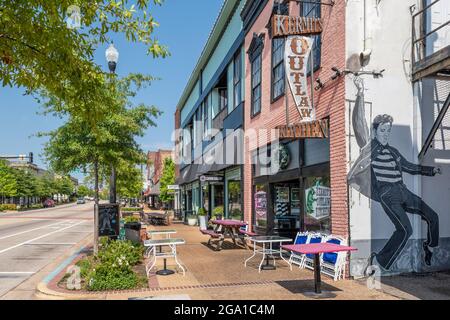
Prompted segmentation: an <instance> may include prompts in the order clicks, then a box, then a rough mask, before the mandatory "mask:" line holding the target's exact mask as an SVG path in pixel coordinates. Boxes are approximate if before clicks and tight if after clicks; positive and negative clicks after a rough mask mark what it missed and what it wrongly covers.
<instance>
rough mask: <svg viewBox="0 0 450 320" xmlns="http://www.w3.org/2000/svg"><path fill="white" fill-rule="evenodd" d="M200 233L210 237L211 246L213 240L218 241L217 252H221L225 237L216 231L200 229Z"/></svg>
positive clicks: (209, 243)
mask: <svg viewBox="0 0 450 320" xmlns="http://www.w3.org/2000/svg"><path fill="white" fill-rule="evenodd" d="M200 232H201V233H202V234H204V235H208V236H209V240H208V245H211V240H212V239H218V241H217V244H216V250H217V251H220V250H221V247H222V243H223V240H224V235H223V234H222V233H217V232H215V231H214V230H207V229H200Z"/></svg>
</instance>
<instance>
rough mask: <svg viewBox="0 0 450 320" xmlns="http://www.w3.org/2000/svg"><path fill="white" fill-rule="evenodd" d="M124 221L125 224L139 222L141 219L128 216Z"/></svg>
mask: <svg viewBox="0 0 450 320" xmlns="http://www.w3.org/2000/svg"><path fill="white" fill-rule="evenodd" d="M123 221H124V223H130V222H139V221H140V219H139V218H138V217H135V216H127V217H125V218H123Z"/></svg>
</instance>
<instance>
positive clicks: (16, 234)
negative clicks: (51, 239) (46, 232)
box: [0, 221, 64, 240]
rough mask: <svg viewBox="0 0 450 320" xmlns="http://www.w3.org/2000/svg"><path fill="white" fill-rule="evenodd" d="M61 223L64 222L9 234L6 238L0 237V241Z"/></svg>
mask: <svg viewBox="0 0 450 320" xmlns="http://www.w3.org/2000/svg"><path fill="white" fill-rule="evenodd" d="M63 222H64V221H59V222H56V223H52V224H49V225H47V226H43V227H39V228H34V229H30V230H25V231H22V232H18V233H14V234H9V235H7V236H4V237H0V240H3V239H6V238H11V237H15V236H18V235H21V234H24V233H27V232H31V231H36V230H40V229H45V228H52V227H53V226H55V225H57V224H61V223H63Z"/></svg>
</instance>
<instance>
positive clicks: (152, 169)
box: [144, 150, 172, 209]
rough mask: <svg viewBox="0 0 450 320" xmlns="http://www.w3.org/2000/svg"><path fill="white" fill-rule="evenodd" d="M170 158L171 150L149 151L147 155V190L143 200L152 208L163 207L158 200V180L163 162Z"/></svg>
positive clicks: (161, 172)
mask: <svg viewBox="0 0 450 320" xmlns="http://www.w3.org/2000/svg"><path fill="white" fill-rule="evenodd" d="M171 157H172V151H171V150H158V151H149V152H148V153H147V190H146V191H145V192H144V198H145V201H146V202H147V203H148V204H149V206H150V207H152V208H156V209H159V208H161V206H162V205H163V203H162V202H161V201H160V199H159V195H160V193H161V192H160V185H161V183H160V180H161V177H162V174H163V169H164V161H165V159H167V158H171Z"/></svg>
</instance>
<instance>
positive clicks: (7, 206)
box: [0, 204, 17, 211]
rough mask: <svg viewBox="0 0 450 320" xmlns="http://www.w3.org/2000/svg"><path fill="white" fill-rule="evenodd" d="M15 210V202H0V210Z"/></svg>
mask: <svg viewBox="0 0 450 320" xmlns="http://www.w3.org/2000/svg"><path fill="white" fill-rule="evenodd" d="M14 210H17V206H16V205H15V204H0V211H14Z"/></svg>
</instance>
